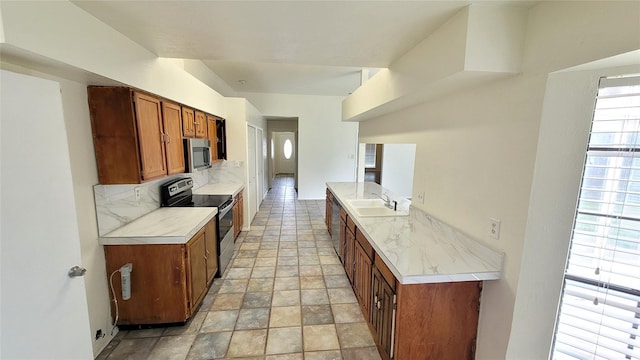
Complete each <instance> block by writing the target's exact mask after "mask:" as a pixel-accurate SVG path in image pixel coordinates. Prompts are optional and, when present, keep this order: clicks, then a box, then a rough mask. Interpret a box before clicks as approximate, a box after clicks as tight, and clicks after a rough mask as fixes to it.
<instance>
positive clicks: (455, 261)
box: [327, 182, 504, 284]
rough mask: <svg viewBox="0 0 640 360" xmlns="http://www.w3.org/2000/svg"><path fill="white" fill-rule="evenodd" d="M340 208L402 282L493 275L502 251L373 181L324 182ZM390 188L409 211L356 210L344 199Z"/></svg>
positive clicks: (499, 265) (371, 196)
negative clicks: (388, 213)
mask: <svg viewBox="0 0 640 360" xmlns="http://www.w3.org/2000/svg"><path fill="white" fill-rule="evenodd" d="M327 187H328V188H329V189H330V190H331V191H332V192H333V194H334V195H335V197H336V198H337V200H338V202H339V203H340V204H341V206H342V208H343V209H344V210H345V211H346V212H347V213H348V214H349V217H351V218H352V219H353V221H354V222H355V223H356V225H357V226H358V229H360V231H362V233H363V235H364V236H365V237H366V238H367V240H368V241H369V242H370V243H371V245H372V246H373V248H374V249H375V251H376V253H377V254H378V255H379V256H380V258H381V259H382V260H383V261H384V262H385V264H386V265H387V266H388V267H389V269H390V270H391V272H393V274H394V275H395V276H396V279H397V280H398V281H399V282H400V283H402V284H420V283H438V282H457V281H478V280H497V279H500V277H501V273H502V263H503V261H504V254H503V253H501V252H499V251H496V250H494V249H491V248H490V247H488V246H486V245H484V244H483V243H481V242H480V241H478V240H476V239H473V238H471V237H470V236H468V235H466V234H464V233H462V232H461V231H460V230H457V229H455V228H453V227H452V226H450V225H448V224H445V223H443V222H441V221H439V220H437V219H435V218H433V217H431V216H430V215H429V214H427V213H425V212H423V211H421V210H419V209H416V208H415V207H409V205H408V201H407V200H406V199H400V198H398V197H395V196H394V195H393V193H392V192H391V191H389V190H387V189H385V188H382V187H381V186H380V185H378V184H375V183H368V182H367V183H354V182H348V183H347V182H341V183H339V182H328V183H327ZM381 192H388V193H389V195H390V196H391V200H396V201H398V208H399V209H400V208H405V209H406V208H408V211H409V214H408V215H407V216H389V217H361V216H357V215H356V213H355V211H354V210H353V208H352V207H351V205H349V203H348V200H354V199H377V197H376V195H374V194H373V193H377V194H380V193H381Z"/></svg>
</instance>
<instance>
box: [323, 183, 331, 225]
mask: <svg viewBox="0 0 640 360" xmlns="http://www.w3.org/2000/svg"><path fill="white" fill-rule="evenodd" d="M332 214H333V194H332V193H331V191H329V189H327V201H326V203H325V210H324V222H325V224H326V225H327V231H328V232H329V235H331V234H332V231H333V229H332V228H331V216H332Z"/></svg>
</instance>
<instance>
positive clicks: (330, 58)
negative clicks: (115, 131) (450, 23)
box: [74, 0, 531, 96]
mask: <svg viewBox="0 0 640 360" xmlns="http://www.w3.org/2000/svg"><path fill="white" fill-rule="evenodd" d="M472 2H483V3H498V2H491V1H448V0H443V1H393V0H388V1H357V0H353V1H303V0H300V1H184V0H183V1H161V0H158V1H74V3H75V4H76V5H77V6H79V7H80V8H82V9H84V10H85V11H87V12H89V13H90V14H92V15H93V16H95V17H96V18H98V19H100V20H101V21H103V22H104V23H106V24H107V25H109V26H111V27H113V28H114V29H116V30H118V31H119V32H121V33H122V34H124V35H125V36H127V37H128V38H130V39H132V40H133V41H135V42H137V43H138V44H140V45H141V46H143V47H145V48H146V49H148V50H149V51H151V52H153V53H155V54H156V55H157V56H160V57H169V58H182V59H198V60H202V61H203V62H204V63H205V64H206V65H207V66H208V67H209V68H211V69H212V70H213V71H214V72H215V73H216V74H217V75H218V76H220V77H221V78H222V79H223V80H224V81H225V82H227V83H228V84H229V86H230V87H231V88H232V89H233V90H234V91H237V92H269V93H290V94H312V95H339V96H343V95H347V94H349V93H351V92H352V91H354V90H355V89H356V88H357V87H358V86H359V85H360V70H361V69H363V68H380V67H387V66H389V65H390V64H391V63H392V62H393V61H394V60H395V59H397V58H398V57H400V56H401V55H403V54H404V53H405V52H407V51H408V50H410V49H411V48H412V47H413V46H415V45H416V44H417V43H418V42H420V41H421V40H422V39H424V38H425V37H427V36H428V35H429V34H430V33H431V32H432V31H433V30H435V29H436V28H438V27H439V26H440V25H442V24H443V23H444V22H446V20H447V19H449V18H450V17H451V16H453V15H454V14H455V13H456V12H457V11H459V10H460V9H461V8H463V7H464V6H466V5H468V4H470V3H472ZM505 2H507V3H516V4H518V5H522V6H529V5H530V4H531V2H528V1H518V0H512V1H501V2H500V3H505ZM240 80H245V82H246V83H244V84H242V83H241V82H240Z"/></svg>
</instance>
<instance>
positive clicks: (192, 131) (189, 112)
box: [182, 107, 196, 138]
mask: <svg viewBox="0 0 640 360" xmlns="http://www.w3.org/2000/svg"><path fill="white" fill-rule="evenodd" d="M195 123H196V114H195V111H193V109H189V108H186V107H183V108H182V136H184V137H191V138H192V137H195V136H196V128H195Z"/></svg>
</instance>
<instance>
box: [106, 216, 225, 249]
mask: <svg viewBox="0 0 640 360" xmlns="http://www.w3.org/2000/svg"><path fill="white" fill-rule="evenodd" d="M217 213H218V210H217V209H216V208H208V207H201V208H188V207H163V208H159V209H157V210H155V211H152V212H150V213H149V214H147V215H145V216H143V217H140V218H138V219H136V220H134V221H132V222H130V223H128V224H127V225H124V226H122V227H120V228H118V229H116V230H114V231H112V232H110V233H108V234H106V235H103V236H101V237H100V239H99V243H100V245H140V244H153V245H157V244H185V243H186V242H187V241H189V239H191V237H193V235H195V234H196V233H197V232H198V231H199V230H200V229H201V228H202V227H203V226H205V225H206V224H207V222H209V220H211V219H213V217H214V216H215V215H216V214H217Z"/></svg>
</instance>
